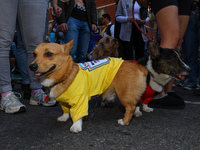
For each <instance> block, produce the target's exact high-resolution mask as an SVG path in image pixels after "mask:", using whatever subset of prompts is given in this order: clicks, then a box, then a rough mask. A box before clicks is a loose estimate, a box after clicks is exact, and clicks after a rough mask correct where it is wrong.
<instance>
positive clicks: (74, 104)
mask: <svg viewBox="0 0 200 150" xmlns="http://www.w3.org/2000/svg"><path fill="white" fill-rule="evenodd" d="M122 63H123V60H122V59H119V58H110V57H109V58H105V59H101V60H95V61H91V62H85V63H80V64H78V65H79V68H80V69H79V72H78V73H77V75H76V77H75V79H74V81H73V82H72V84H71V85H70V86H69V88H68V89H67V90H66V91H65V92H64V93H62V94H61V95H60V96H58V97H57V98H56V100H57V101H59V102H60V104H61V107H62V109H63V111H64V113H70V115H71V118H72V120H73V122H76V121H77V120H79V119H80V118H82V117H84V116H87V115H88V101H89V100H90V99H91V97H92V96H94V95H99V94H102V93H103V92H105V91H106V90H107V89H108V87H109V86H110V85H111V83H112V81H113V79H114V77H115V75H116V73H117V71H118V70H119V68H120V66H121V64H122Z"/></svg>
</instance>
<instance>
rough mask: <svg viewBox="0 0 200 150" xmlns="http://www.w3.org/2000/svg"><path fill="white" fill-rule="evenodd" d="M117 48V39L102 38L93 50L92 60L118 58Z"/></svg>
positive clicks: (110, 37)
mask: <svg viewBox="0 0 200 150" xmlns="http://www.w3.org/2000/svg"><path fill="white" fill-rule="evenodd" d="M118 46H119V43H118V41H117V39H115V38H114V37H112V36H104V37H103V38H101V39H100V40H99V42H98V44H97V46H96V47H95V48H94V50H93V53H92V58H93V59H95V60H98V59H103V58H106V57H108V56H109V57H118Z"/></svg>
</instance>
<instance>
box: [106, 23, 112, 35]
mask: <svg viewBox="0 0 200 150" xmlns="http://www.w3.org/2000/svg"><path fill="white" fill-rule="evenodd" d="M112 25H113V23H111V24H109V25H108V26H107V28H106V30H105V33H106V34H107V35H109V36H111V32H110V28H111V26H112Z"/></svg>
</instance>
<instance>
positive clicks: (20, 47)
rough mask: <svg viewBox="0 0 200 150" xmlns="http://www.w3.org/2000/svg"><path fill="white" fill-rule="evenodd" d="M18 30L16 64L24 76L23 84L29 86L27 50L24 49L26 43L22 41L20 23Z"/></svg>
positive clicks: (17, 26) (17, 25)
mask: <svg viewBox="0 0 200 150" xmlns="http://www.w3.org/2000/svg"><path fill="white" fill-rule="evenodd" d="M16 30H17V50H16V56H15V58H16V62H17V66H18V69H19V71H20V74H21V76H22V84H29V83H30V82H29V77H28V72H27V64H26V50H25V47H24V43H23V41H22V36H21V33H20V28H19V24H18V21H17V23H16Z"/></svg>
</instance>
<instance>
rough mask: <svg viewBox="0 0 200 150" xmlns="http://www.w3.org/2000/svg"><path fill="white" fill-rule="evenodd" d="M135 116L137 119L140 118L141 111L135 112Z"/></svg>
mask: <svg viewBox="0 0 200 150" xmlns="http://www.w3.org/2000/svg"><path fill="white" fill-rule="evenodd" d="M133 115H134V116H135V117H140V116H142V112H141V111H140V110H137V111H135V112H134V114H133Z"/></svg>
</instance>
